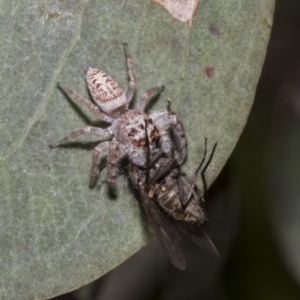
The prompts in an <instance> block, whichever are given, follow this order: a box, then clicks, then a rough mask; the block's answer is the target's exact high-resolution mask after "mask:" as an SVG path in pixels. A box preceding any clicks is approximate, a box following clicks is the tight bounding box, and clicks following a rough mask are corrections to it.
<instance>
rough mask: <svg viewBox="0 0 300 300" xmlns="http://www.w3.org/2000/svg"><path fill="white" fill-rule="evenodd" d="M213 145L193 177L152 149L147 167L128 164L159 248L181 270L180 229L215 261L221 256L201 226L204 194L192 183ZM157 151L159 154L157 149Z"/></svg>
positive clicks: (132, 180) (183, 261)
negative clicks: (159, 245)
mask: <svg viewBox="0 0 300 300" xmlns="http://www.w3.org/2000/svg"><path fill="white" fill-rule="evenodd" d="M205 145H206V141H205ZM215 147H216V144H215V146H214V148H213V151H212V154H211V155H210V157H209V160H208V163H206V165H205V166H204V167H203V168H202V165H203V163H204V160H205V157H204V159H203V160H202V162H201V164H200V165H199V168H198V169H197V171H196V173H195V175H194V176H193V177H192V178H190V177H189V176H187V175H186V174H185V173H183V172H182V171H181V169H180V166H179V165H178V164H176V160H175V159H173V158H171V157H166V156H164V155H158V156H159V158H157V155H156V153H155V151H154V152H152V153H151V155H150V153H149V157H148V161H149V164H148V166H147V168H146V169H144V168H140V167H137V166H135V165H133V164H131V163H129V164H128V166H127V173H128V178H129V180H130V183H131V185H132V187H133V189H134V190H135V191H136V192H137V194H138V197H139V200H140V202H141V204H142V206H143V209H144V210H145V213H146V215H147V216H148V218H149V220H150V223H151V225H152V227H153V229H154V231H155V233H156V235H157V237H158V239H159V242H160V244H161V246H162V248H163V249H164V251H165V253H166V255H167V256H168V258H169V259H170V261H171V262H172V263H173V265H175V266H176V267H177V268H179V269H182V270H183V269H185V267H186V262H185V256H184V252H183V249H182V245H181V240H180V234H179V230H180V229H182V230H183V232H184V233H185V234H187V235H188V236H189V237H190V238H191V239H192V241H193V242H195V243H196V244H197V245H198V246H200V247H201V248H203V249H204V250H205V251H206V252H208V253H209V254H210V255H211V256H212V257H213V258H214V259H215V260H219V259H220V257H219V253H218V250H217V249H216V247H215V245H214V244H213V242H212V241H211V240H210V238H209V237H208V235H207V234H206V232H205V231H204V229H203V228H202V224H203V223H204V222H205V221H207V215H206V213H205V211H204V209H203V208H202V207H201V202H202V201H203V200H204V199H203V193H202V192H201V190H200V189H199V188H198V187H197V185H196V184H195V182H196V178H197V174H198V173H200V174H201V177H202V179H204V172H205V170H206V168H207V166H208V164H209V163H210V160H211V159H212V156H213V152H214V150H215ZM156 152H158V153H159V149H156ZM205 152H206V151H205ZM154 161H155V162H154ZM170 166H171V167H170ZM201 169H202V170H201ZM165 170H167V171H165ZM161 174H163V176H161ZM204 186H205V184H204ZM178 229H179V230H178Z"/></svg>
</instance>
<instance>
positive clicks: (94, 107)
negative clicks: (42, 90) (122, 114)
mask: <svg viewBox="0 0 300 300" xmlns="http://www.w3.org/2000/svg"><path fill="white" fill-rule="evenodd" d="M57 87H58V88H59V89H60V90H62V91H63V92H64V93H65V94H66V95H67V96H69V97H70V98H71V99H73V100H75V101H76V102H77V103H80V104H82V105H83V106H85V107H87V108H88V109H89V110H90V111H91V112H92V113H93V114H94V115H95V116H96V117H97V118H98V119H99V120H103V121H105V122H108V123H111V122H112V120H113V119H112V118H110V117H109V116H107V115H106V114H105V113H103V112H102V111H101V110H100V109H99V107H98V106H97V105H95V104H94V103H92V102H91V101H88V100H86V99H85V98H83V97H82V96H80V95H79V94H77V93H75V92H74V91H73V90H71V89H70V88H68V87H67V86H65V85H63V84H61V83H59V82H58V83H57Z"/></svg>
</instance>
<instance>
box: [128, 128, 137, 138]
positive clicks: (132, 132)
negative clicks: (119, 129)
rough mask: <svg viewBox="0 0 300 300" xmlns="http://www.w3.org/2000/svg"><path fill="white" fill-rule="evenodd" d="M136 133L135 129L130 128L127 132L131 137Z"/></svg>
mask: <svg viewBox="0 0 300 300" xmlns="http://www.w3.org/2000/svg"><path fill="white" fill-rule="evenodd" d="M135 135H136V130H135V129H131V130H130V131H129V133H128V136H130V137H132V136H135Z"/></svg>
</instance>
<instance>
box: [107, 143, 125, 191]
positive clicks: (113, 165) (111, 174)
mask: <svg viewBox="0 0 300 300" xmlns="http://www.w3.org/2000/svg"><path fill="white" fill-rule="evenodd" d="M122 158H123V156H122V152H121V150H120V147H119V143H118V142H117V141H116V140H113V141H111V142H110V144H109V151H108V157H107V182H108V185H109V187H110V188H111V190H112V191H113V192H115V191H116V190H117V187H116V179H117V177H118V162H119V161H120V160H121V159H122Z"/></svg>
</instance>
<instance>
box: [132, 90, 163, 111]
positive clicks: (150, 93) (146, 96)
mask: <svg viewBox="0 0 300 300" xmlns="http://www.w3.org/2000/svg"><path fill="white" fill-rule="evenodd" d="M164 89H165V87H164V86H163V85H162V86H159V87H153V88H150V89H148V90H146V91H144V92H143V94H142V95H141V97H140V98H139V99H138V101H137V104H136V107H135V109H137V110H141V111H144V110H145V106H146V105H147V102H148V100H150V99H151V98H152V97H154V96H156V95H159V94H160V93H161V92H162V91H163V90H164Z"/></svg>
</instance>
